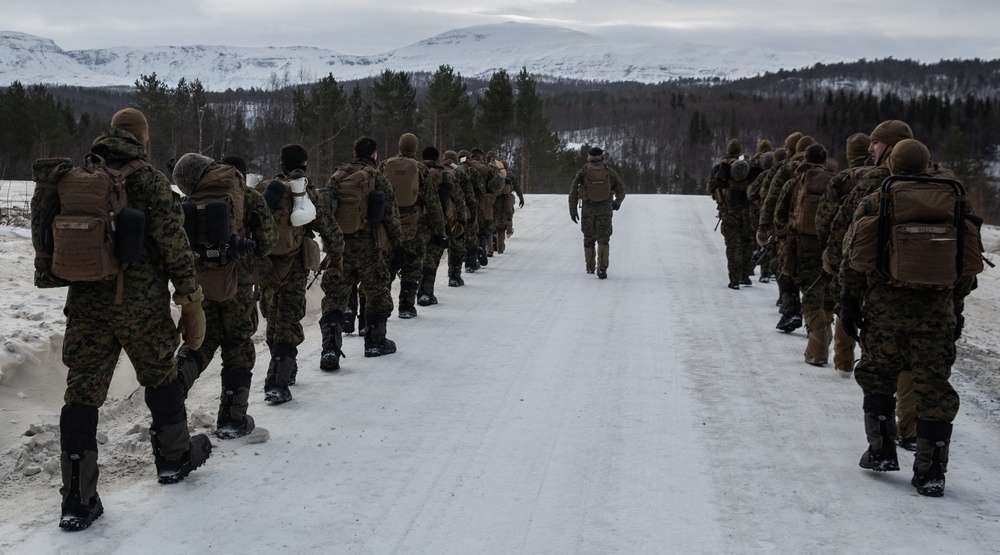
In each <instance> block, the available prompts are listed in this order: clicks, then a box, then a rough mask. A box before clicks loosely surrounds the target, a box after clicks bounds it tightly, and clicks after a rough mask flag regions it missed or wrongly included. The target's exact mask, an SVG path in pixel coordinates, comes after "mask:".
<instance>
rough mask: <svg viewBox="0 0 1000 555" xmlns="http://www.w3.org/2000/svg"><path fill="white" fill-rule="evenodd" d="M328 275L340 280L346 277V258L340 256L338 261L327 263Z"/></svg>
mask: <svg viewBox="0 0 1000 555" xmlns="http://www.w3.org/2000/svg"><path fill="white" fill-rule="evenodd" d="M325 272H326V275H328V276H330V277H331V278H333V280H334V281H340V280H341V279H343V278H344V259H343V258H340V259H338V260H337V261H336V262H331V263H329V264H327V265H326V270H325Z"/></svg>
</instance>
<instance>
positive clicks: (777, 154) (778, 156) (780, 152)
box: [774, 146, 788, 164]
mask: <svg viewBox="0 0 1000 555" xmlns="http://www.w3.org/2000/svg"><path fill="white" fill-rule="evenodd" d="M786 156H788V151H787V150H785V147H783V146H779V147H778V148H776V149H774V163H775V164H777V163H779V162H781V161H782V160H784V159H785V157H786Z"/></svg>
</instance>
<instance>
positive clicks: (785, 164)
mask: <svg viewBox="0 0 1000 555" xmlns="http://www.w3.org/2000/svg"><path fill="white" fill-rule="evenodd" d="M801 159H802V157H801V156H799V155H795V156H792V157H790V158H785V159H784V160H782V161H781V163H780V164H778V165H777V166H774V168H773V169H774V173H773V174H772V177H771V182H770V183H768V185H767V196H766V197H764V202H762V203H761V206H760V219H759V220H758V222H757V226H758V229H761V230H763V231H765V232H769V231H770V230H771V227H772V226H773V225H774V208H775V206H777V204H778V195H780V194H781V189H782V188H783V187H784V186H785V182H786V181H788V180H789V179H791V177H792V175H794V174H795V168H796V167H797V166H798V165H799V161H800V160H801Z"/></svg>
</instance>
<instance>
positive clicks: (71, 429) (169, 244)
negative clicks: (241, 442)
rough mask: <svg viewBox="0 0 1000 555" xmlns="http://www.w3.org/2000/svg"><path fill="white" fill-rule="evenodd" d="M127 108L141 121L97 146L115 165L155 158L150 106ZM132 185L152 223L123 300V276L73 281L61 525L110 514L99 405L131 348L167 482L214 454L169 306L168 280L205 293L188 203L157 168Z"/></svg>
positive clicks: (192, 299) (135, 201) (181, 291)
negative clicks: (102, 490) (189, 393)
mask: <svg viewBox="0 0 1000 555" xmlns="http://www.w3.org/2000/svg"><path fill="white" fill-rule="evenodd" d="M128 111H131V112H130V113H134V114H138V117H141V118H142V119H141V128H140V127H138V126H136V125H135V124H130V125H129V129H130V131H127V130H125V124H124V123H122V124H121V127H117V126H116V127H112V128H111V129H110V130H109V131H107V132H106V133H104V134H103V135H101V136H99V137H98V138H97V139H95V140H94V142H93V145H92V146H91V152H92V153H94V154H97V155H99V156H101V157H102V158H103V159H104V160H105V161H106V163H107V164H108V166H110V167H112V168H120V167H122V166H124V165H125V164H127V163H129V162H131V161H133V160H146V156H147V154H146V148H145V143H146V140H147V139H146V137H147V136H148V135H146V134H147V133H148V127H147V126H146V123H145V118H144V117H143V116H142V115H141V113H139V112H138V111H136V110H133V109H126V110H123V111H121V112H119V113H118V114H116V115H115V118H113V119H112V121H113V122H114V121H115V120H116V119H117V118H118V117H119V114H122V113H125V112H128ZM133 133H137V134H139V135H136V134H133ZM125 191H126V192H127V194H128V206H129V207H130V208H133V209H136V210H139V211H141V212H142V213H143V214H144V215H145V229H144V239H143V241H142V254H141V257H140V258H139V259H138V260H136V261H135V262H132V263H130V264H129V265H128V267H127V268H125V269H123V270H122V272H123V273H122V274H121V278H122V282H121V285H122V290H121V292H122V297H121V302H120V303H116V302H115V301H116V295H117V293H118V287H119V282H118V280H117V279H113V280H106V281H93V282H74V283H71V284H70V285H69V290H68V292H67V295H66V306H65V308H64V312H65V315H66V333H65V337H64V340H63V347H62V360H63V363H64V364H65V365H66V366H67V369H68V370H67V375H66V392H65V395H64V400H65V405H64V406H63V407H62V411H61V415H60V419H59V424H60V440H61V441H60V443H61V451H62V454H61V457H60V463H61V467H62V476H63V485H62V488H61V489H60V493H61V494H62V518H61V520H60V524H59V525H60V527H62V528H65V529H68V530H81V529H83V528H86V527H88V526H90V524H91V522H92V521H93V519H95V518H97V517H99V516H100V515H101V513H102V512H103V505H102V504H101V501H100V496H99V495H98V493H97V481H98V475H99V470H98V467H97V439H96V438H97V420H98V408H99V407H100V406H102V405H103V404H104V402H105V400H106V399H107V394H108V388H109V386H110V384H111V378H112V375H113V374H114V371H115V367H116V366H117V364H118V359H119V357H120V355H121V352H122V350H123V349H124V350H125V353H126V354H127V355H128V357H129V360H130V361H131V363H132V366H133V367H134V368H135V373H136V378H137V379H138V381H139V384H140V385H142V386H143V387H144V388H145V401H146V405H147V406H148V407H149V411H150V415H151V417H152V423H151V424H150V428H149V429H150V435H151V438H152V444H153V456H154V460H155V462H156V468H157V473H158V475H159V480H160V481H161V482H162V483H172V482H175V481H177V480H180V479H182V478H183V477H184V476H186V475H187V474H188V473H189V472H190V471H191V470H193V469H195V468H197V467H198V466H200V465H201V464H202V463H203V462H204V461H205V459H207V458H208V454H209V453H210V452H211V443H210V442H209V441H208V438H207V437H205V436H204V435H203V434H199V435H198V436H195V437H193V438H192V437H191V436H190V435H189V433H188V428H187V410H186V408H185V406H184V389H183V385H182V384H181V383H180V381H179V380H178V379H177V369H176V367H175V366H174V363H173V358H174V350H175V349H176V348H177V345H178V328H177V327H176V326H175V325H174V321H173V318H172V317H171V313H170V299H171V295H170V289H169V288H168V282H170V283H172V284H173V286H174V290H175V293H176V295H175V299H186V300H187V301H188V303H189V304H194V303H197V302H198V300H197V299H196V296H197V297H200V296H201V290H200V288H198V287H197V285H196V284H195V269H194V256H193V255H192V253H191V247H190V244H189V243H188V238H187V234H186V233H185V232H184V227H183V214H182V212H181V206H180V200H179V197H178V196H177V195H176V194H175V193H174V192H173V191H171V188H170V181H169V180H168V179H167V178H166V176H164V175H163V174H162V173H160V172H159V171H157V170H155V169H154V168H153V167H152V166H148V165H147V166H145V167H142V168H140V169H138V170H136V171H135V172H134V173H132V174H131V175H129V176H128V178H127V180H126V182H125Z"/></svg>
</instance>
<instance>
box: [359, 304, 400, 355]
mask: <svg viewBox="0 0 1000 555" xmlns="http://www.w3.org/2000/svg"><path fill="white" fill-rule="evenodd" d="M388 319H389V317H388V316H386V315H380V314H370V315H369V316H368V318H367V319H366V320H367V322H368V328H367V330H366V331H365V356H366V357H379V356H382V355H391V354H392V353H395V352H396V344H395V343H394V342H393V341H391V340H389V339H386V337H385V333H386V329H385V323H386V321H387V320H388Z"/></svg>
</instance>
